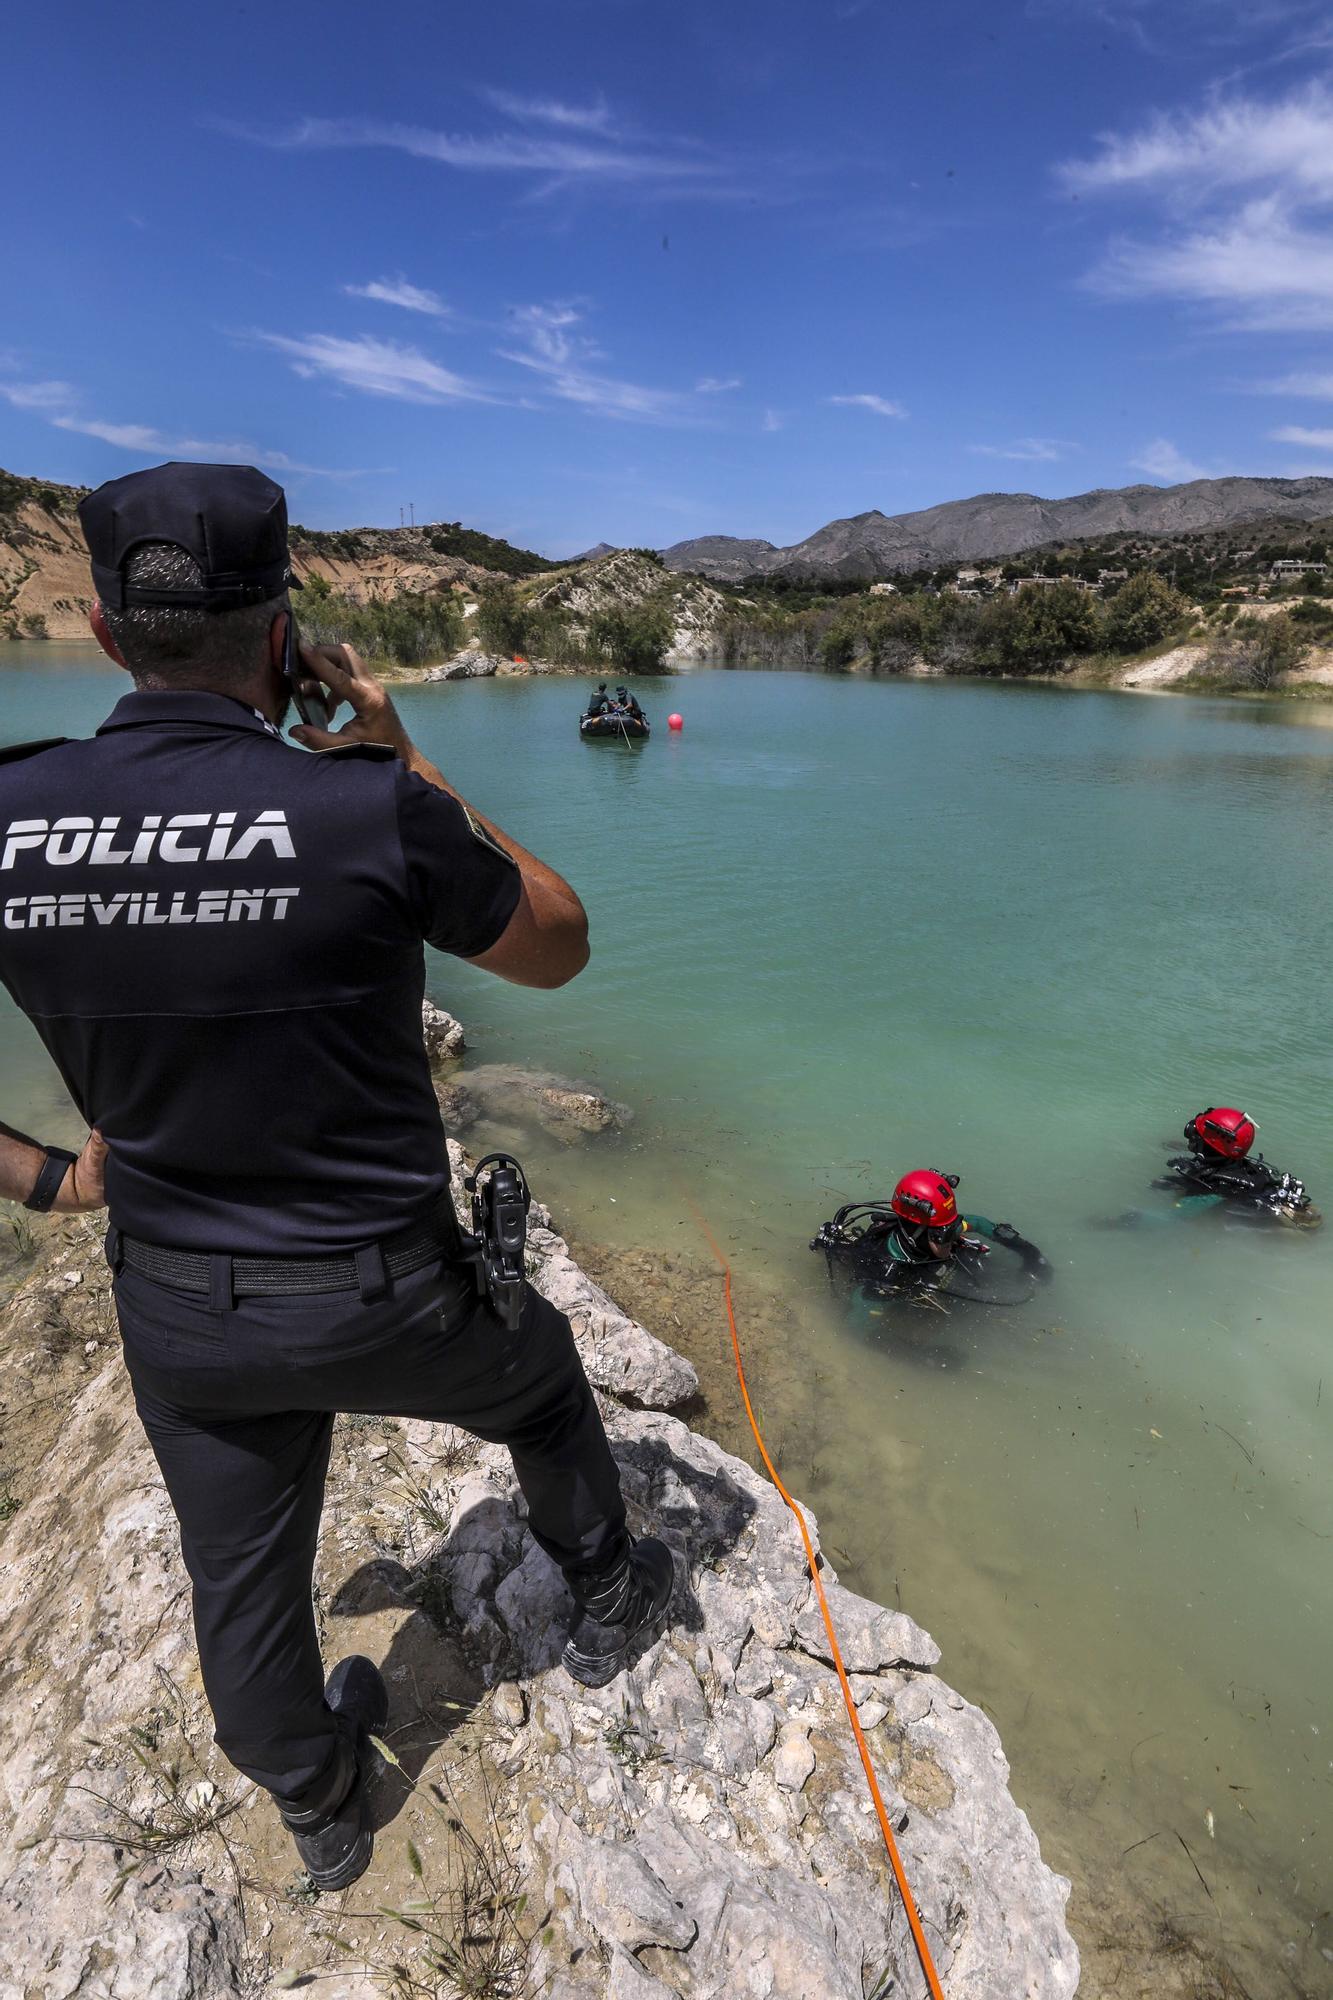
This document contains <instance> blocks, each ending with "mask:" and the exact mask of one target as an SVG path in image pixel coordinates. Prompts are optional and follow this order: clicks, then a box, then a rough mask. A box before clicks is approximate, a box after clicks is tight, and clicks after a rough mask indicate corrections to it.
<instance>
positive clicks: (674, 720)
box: [667, 715, 685, 729]
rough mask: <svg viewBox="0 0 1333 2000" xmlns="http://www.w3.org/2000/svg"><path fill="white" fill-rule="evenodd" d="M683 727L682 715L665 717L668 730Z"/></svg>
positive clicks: (683, 718) (683, 719)
mask: <svg viewBox="0 0 1333 2000" xmlns="http://www.w3.org/2000/svg"><path fill="white" fill-rule="evenodd" d="M684 727H685V717H684V716H683V715H669V716H668V717H667V728H668V729H683V728H684Z"/></svg>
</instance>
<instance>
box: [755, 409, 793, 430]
mask: <svg viewBox="0 0 1333 2000" xmlns="http://www.w3.org/2000/svg"><path fill="white" fill-rule="evenodd" d="M785 422H786V419H785V418H784V417H783V415H782V412H781V411H780V410H765V411H764V415H763V420H762V422H761V423H760V425H759V428H760V430H761V431H765V432H771V431H780V430H781V429H782V427H783V424H784V423H785Z"/></svg>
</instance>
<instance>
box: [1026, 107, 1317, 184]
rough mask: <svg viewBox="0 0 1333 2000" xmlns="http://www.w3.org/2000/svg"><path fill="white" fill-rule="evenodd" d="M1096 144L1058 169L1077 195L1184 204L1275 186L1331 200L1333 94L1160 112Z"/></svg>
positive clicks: (1103, 138) (1065, 182)
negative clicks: (1163, 197)
mask: <svg viewBox="0 0 1333 2000" xmlns="http://www.w3.org/2000/svg"><path fill="white" fill-rule="evenodd" d="M1098 143H1099V145H1100V148H1101V150H1100V152H1098V153H1097V154H1096V155H1094V157H1093V158H1091V159H1088V160H1071V161H1067V162H1066V163H1065V165H1064V166H1063V167H1061V168H1060V170H1059V172H1060V177H1061V179H1062V180H1063V182H1064V184H1065V185H1066V186H1067V187H1068V188H1070V189H1071V190H1072V191H1074V192H1076V193H1080V194H1101V193H1105V192H1107V191H1108V190H1114V189H1125V188H1135V189H1151V190H1154V191H1155V190H1159V189H1160V190H1162V191H1163V192H1165V193H1166V194H1167V195H1168V196H1169V197H1170V198H1171V199H1172V200H1174V201H1179V200H1181V199H1183V198H1196V199H1197V198H1198V197H1200V196H1203V195H1207V194H1208V193H1211V192H1216V191H1218V190H1221V189H1226V188H1244V187H1249V188H1257V187H1270V188H1273V189H1276V190H1280V191H1281V192H1283V193H1284V194H1286V195H1288V196H1290V197H1291V198H1293V199H1297V200H1306V201H1311V200H1312V201H1316V202H1320V203H1322V202H1327V201H1330V200H1333V93H1330V91H1329V90H1328V89H1327V88H1326V86H1325V85H1323V84H1322V83H1311V84H1307V85H1306V86H1305V88H1304V89H1302V90H1299V91H1294V92H1292V93H1291V94H1290V95H1288V96H1287V97H1285V98H1279V99H1276V100H1271V101H1267V102H1265V101H1263V100H1260V99H1256V98H1245V97H1233V98H1230V99H1221V98H1219V99H1216V100H1215V101H1213V102H1212V103H1210V104H1208V105H1206V106H1205V108H1204V109H1203V110H1202V111H1196V112H1193V113H1183V112H1175V113H1165V112H1164V113H1160V114H1159V115H1158V116H1157V117H1156V118H1154V119H1152V120H1151V121H1150V122H1149V124H1148V125H1146V126H1145V127H1144V128H1143V129H1142V130H1141V131H1139V132H1134V133H1130V134H1129V135H1127V136H1123V135H1120V136H1118V135H1116V134H1114V133H1109V132H1108V133H1103V134H1102V135H1101V138H1100V140H1099V142H1098Z"/></svg>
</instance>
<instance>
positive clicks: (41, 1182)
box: [23, 1146, 79, 1215]
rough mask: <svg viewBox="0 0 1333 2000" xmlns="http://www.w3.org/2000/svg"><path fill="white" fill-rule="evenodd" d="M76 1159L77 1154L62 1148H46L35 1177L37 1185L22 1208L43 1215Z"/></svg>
mask: <svg viewBox="0 0 1333 2000" xmlns="http://www.w3.org/2000/svg"><path fill="white" fill-rule="evenodd" d="M78 1157H79V1156H78V1154H77V1153H68V1152H66V1150H65V1148H64V1147H63V1146H48V1147H47V1148H46V1158H45V1159H44V1160H43V1161H42V1166H41V1171H40V1173H39V1174H38V1176H37V1185H36V1186H35V1187H34V1189H33V1191H32V1193H31V1194H30V1195H29V1196H28V1199H27V1200H26V1201H25V1202H24V1204H23V1206H24V1207H25V1208H35V1209H36V1211H37V1213H38V1214H39V1215H45V1214H46V1212H47V1210H48V1209H49V1208H50V1206H51V1203H52V1202H53V1201H54V1200H55V1198H56V1196H57V1195H58V1194H59V1192H60V1183H61V1182H62V1181H63V1180H64V1178H65V1175H66V1173H67V1172H68V1171H69V1169H70V1168H71V1167H72V1166H73V1164H74V1162H75V1161H76V1160H77V1159H78Z"/></svg>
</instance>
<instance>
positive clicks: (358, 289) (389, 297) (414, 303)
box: [343, 275, 453, 319]
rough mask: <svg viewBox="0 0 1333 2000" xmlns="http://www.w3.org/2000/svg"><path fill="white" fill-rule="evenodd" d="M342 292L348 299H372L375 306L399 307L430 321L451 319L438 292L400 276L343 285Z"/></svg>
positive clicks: (449, 309) (450, 313)
mask: <svg viewBox="0 0 1333 2000" xmlns="http://www.w3.org/2000/svg"><path fill="white" fill-rule="evenodd" d="M343 291H344V293H345V294H346V295H347V297H348V298H349V299H372V300H374V302H375V303H376V304H377V305H382V306H401V307H402V308H403V311H404V312H414V313H428V314H429V315H430V316H431V318H432V319H449V318H451V317H452V311H453V309H452V307H450V306H447V305H446V304H445V302H444V300H443V299H442V298H441V297H440V295H439V293H438V292H430V291H427V290H426V289H425V287H424V286H422V285H413V284H410V283H409V282H408V280H407V279H406V278H404V277H402V276H401V275H400V276H399V277H397V278H372V279H371V281H370V283H369V284H368V285H344V286H343Z"/></svg>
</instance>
